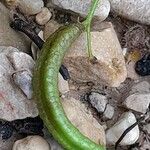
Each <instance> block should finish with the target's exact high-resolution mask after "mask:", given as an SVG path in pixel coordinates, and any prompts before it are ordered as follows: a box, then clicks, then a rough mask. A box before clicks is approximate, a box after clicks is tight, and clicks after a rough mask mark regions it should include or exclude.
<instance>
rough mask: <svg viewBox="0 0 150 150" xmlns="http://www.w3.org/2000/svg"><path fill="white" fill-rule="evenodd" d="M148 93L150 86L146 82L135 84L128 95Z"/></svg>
mask: <svg viewBox="0 0 150 150" xmlns="http://www.w3.org/2000/svg"><path fill="white" fill-rule="evenodd" d="M149 92H150V84H149V83H148V82H147V81H142V82H139V83H137V84H135V85H134V86H133V87H132V89H131V91H130V93H141V94H142V93H149Z"/></svg>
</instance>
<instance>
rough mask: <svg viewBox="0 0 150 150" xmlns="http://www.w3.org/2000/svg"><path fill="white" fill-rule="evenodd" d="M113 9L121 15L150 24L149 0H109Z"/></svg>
mask: <svg viewBox="0 0 150 150" xmlns="http://www.w3.org/2000/svg"><path fill="white" fill-rule="evenodd" d="M109 1H110V3H111V10H112V11H115V12H116V13H118V14H119V15H121V16H123V17H125V18H127V19H130V20H133V21H137V22H140V23H144V24H148V25H150V1H149V0H109Z"/></svg>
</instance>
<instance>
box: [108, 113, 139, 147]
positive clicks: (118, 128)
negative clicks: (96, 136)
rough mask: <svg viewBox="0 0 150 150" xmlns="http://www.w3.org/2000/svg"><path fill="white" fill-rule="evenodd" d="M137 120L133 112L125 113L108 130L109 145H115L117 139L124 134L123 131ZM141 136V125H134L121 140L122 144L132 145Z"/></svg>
mask: <svg viewBox="0 0 150 150" xmlns="http://www.w3.org/2000/svg"><path fill="white" fill-rule="evenodd" d="M135 122H136V118H135V116H134V114H133V113H131V112H126V113H124V114H123V115H122V116H121V118H120V119H119V121H118V122H116V123H115V125H114V126H112V127H111V128H110V129H108V130H107V131H106V141H107V144H108V145H115V143H116V142H117V140H118V139H119V138H120V136H121V135H122V134H123V132H124V131H125V130H126V129H127V128H128V127H130V126H131V125H132V124H134V123H135ZM138 138H139V127H138V125H137V126H136V127H134V128H133V129H132V130H131V131H130V132H128V133H127V134H126V136H125V137H124V138H123V140H122V141H121V143H120V145H132V144H134V143H135V142H136V141H137V140H138Z"/></svg>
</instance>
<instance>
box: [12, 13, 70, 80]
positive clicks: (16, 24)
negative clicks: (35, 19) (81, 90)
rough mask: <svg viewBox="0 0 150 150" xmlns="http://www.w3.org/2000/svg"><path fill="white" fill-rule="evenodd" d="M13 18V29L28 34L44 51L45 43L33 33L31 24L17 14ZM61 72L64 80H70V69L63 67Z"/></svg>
mask: <svg viewBox="0 0 150 150" xmlns="http://www.w3.org/2000/svg"><path fill="white" fill-rule="evenodd" d="M13 18H14V20H13V21H12V22H11V23H10V26H11V28H13V29H15V30H17V31H20V32H23V33H24V34H26V35H27V36H28V37H29V38H30V39H31V40H32V41H33V42H34V43H35V44H36V45H37V46H38V48H39V49H42V46H43V44H44V41H43V40H42V39H41V38H40V37H39V36H38V35H37V34H36V33H35V32H34V31H33V29H32V28H31V26H30V24H29V23H27V22H25V21H24V20H22V19H21V18H19V17H18V15H16V14H14V16H13ZM59 72H60V73H61V75H62V76H63V78H64V80H67V79H69V78H70V75H69V72H68V69H67V68H66V67H65V66H64V65H61V67H60V70H59Z"/></svg>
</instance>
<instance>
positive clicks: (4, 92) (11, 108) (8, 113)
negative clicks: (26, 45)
mask: <svg viewBox="0 0 150 150" xmlns="http://www.w3.org/2000/svg"><path fill="white" fill-rule="evenodd" d="M0 49H1V48H0ZM9 50H10V51H11V52H10V51H9ZM0 51H3V52H1V53H0V101H1V103H0V119H4V120H8V121H12V120H16V119H23V118H26V117H35V116H37V115H38V110H37V107H36V104H35V103H34V101H33V100H29V99H28V98H27V96H26V95H25V94H24V93H23V91H22V90H21V89H20V88H18V86H16V85H15V84H14V82H13V80H12V74H14V72H16V71H19V70H26V69H27V70H29V71H30V72H32V69H33V67H34V65H33V64H32V61H30V63H29V61H28V58H29V57H30V56H28V55H27V54H25V53H24V55H23V53H22V52H17V50H16V49H15V48H14V50H13V48H12V47H9V48H7V47H6V49H5V50H4V47H2V50H0ZM13 53H15V54H17V53H18V56H19V59H18V60H20V61H17V63H18V65H17V67H15V66H14V64H15V63H13V62H11V61H10V60H9V56H10V55H11V54H13ZM20 53H21V55H19V54H20ZM15 59H17V57H16V58H15ZM29 59H32V58H31V57H30V58H29ZM22 60H26V61H23V62H22ZM19 64H20V66H19ZM23 64H24V66H23Z"/></svg>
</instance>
